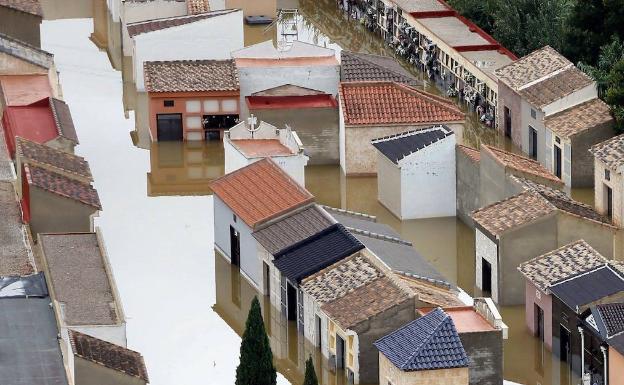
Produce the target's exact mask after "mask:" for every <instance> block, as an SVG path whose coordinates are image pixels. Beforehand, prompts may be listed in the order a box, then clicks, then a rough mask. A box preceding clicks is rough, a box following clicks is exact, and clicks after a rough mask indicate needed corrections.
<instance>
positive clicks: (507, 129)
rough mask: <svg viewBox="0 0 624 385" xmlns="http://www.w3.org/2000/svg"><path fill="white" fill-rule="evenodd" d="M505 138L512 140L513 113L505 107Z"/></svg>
mask: <svg viewBox="0 0 624 385" xmlns="http://www.w3.org/2000/svg"><path fill="white" fill-rule="evenodd" d="M505 136H506V137H508V138H511V111H509V108H507V107H505Z"/></svg>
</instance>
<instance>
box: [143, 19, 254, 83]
mask: <svg viewBox="0 0 624 385" xmlns="http://www.w3.org/2000/svg"><path fill="white" fill-rule="evenodd" d="M223 12H224V13H223V14H222V15H219V16H213V17H210V18H207V19H202V20H198V21H195V22H192V23H189V24H184V25H180V26H176V27H170V28H166V29H161V30H157V31H152V32H146V33H141V34H138V35H136V36H134V37H133V39H132V40H133V52H132V68H133V74H134V81H135V83H136V88H137V91H139V92H140V91H145V84H144V79H143V63H144V62H146V61H158V60H225V59H230V53H231V52H232V51H235V50H237V49H240V48H241V47H243V44H244V42H243V11H241V10H234V11H223Z"/></svg>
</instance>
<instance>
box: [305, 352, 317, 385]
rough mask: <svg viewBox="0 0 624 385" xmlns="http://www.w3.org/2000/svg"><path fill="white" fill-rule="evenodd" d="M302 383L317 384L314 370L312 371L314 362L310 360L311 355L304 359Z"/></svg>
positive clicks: (307, 384)
mask: <svg viewBox="0 0 624 385" xmlns="http://www.w3.org/2000/svg"><path fill="white" fill-rule="evenodd" d="M303 385H318V379H317V378H316V372H315V371H314V363H313V362H312V357H309V358H308V359H307V360H306V367H305V377H304V379H303Z"/></svg>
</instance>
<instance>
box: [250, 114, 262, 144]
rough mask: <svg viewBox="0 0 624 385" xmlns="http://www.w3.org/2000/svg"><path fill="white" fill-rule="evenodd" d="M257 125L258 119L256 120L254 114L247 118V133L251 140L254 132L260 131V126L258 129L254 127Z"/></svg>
mask: <svg viewBox="0 0 624 385" xmlns="http://www.w3.org/2000/svg"><path fill="white" fill-rule="evenodd" d="M257 123H258V118H256V116H255V115H254V114H251V115H250V116H249V117H248V118H247V131H249V132H251V139H253V137H254V132H256V131H258V130H259V129H260V125H258V127H256V124H257Z"/></svg>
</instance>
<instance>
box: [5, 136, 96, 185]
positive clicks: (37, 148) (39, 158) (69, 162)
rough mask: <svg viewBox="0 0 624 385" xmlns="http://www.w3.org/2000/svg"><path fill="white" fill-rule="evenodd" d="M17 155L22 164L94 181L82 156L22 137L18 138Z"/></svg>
mask: <svg viewBox="0 0 624 385" xmlns="http://www.w3.org/2000/svg"><path fill="white" fill-rule="evenodd" d="M15 151H16V154H17V156H19V157H20V158H22V162H24V163H30V164H33V165H35V166H40V167H43V168H48V167H51V168H52V169H53V171H62V172H64V173H67V174H70V176H71V175H75V176H77V177H79V178H81V179H84V180H89V181H92V180H93V176H92V175H91V169H90V168H89V163H87V161H86V160H85V159H84V158H83V157H80V156H76V155H74V154H69V153H66V152H64V151H60V150H56V149H54V148H52V147H49V146H46V145H43V144H39V143H36V142H33V141H30V140H28V139H24V138H21V137H17V138H16V150H15Z"/></svg>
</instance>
